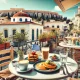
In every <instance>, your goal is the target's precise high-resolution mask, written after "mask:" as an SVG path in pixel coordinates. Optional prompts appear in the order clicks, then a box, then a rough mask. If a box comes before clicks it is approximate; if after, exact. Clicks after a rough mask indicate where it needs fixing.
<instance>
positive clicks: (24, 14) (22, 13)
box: [13, 12, 29, 17]
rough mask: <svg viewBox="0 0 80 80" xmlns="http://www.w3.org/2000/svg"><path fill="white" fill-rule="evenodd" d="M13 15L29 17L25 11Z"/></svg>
mask: <svg viewBox="0 0 80 80" xmlns="http://www.w3.org/2000/svg"><path fill="white" fill-rule="evenodd" d="M13 17H29V15H28V14H27V13H25V12H17V13H16V14H14V15H13Z"/></svg>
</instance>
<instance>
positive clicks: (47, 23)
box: [44, 21, 69, 31]
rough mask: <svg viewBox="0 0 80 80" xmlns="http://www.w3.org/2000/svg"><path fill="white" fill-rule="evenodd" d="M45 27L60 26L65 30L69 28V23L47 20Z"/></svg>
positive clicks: (61, 29)
mask: <svg viewBox="0 0 80 80" xmlns="http://www.w3.org/2000/svg"><path fill="white" fill-rule="evenodd" d="M44 27H50V28H59V29H60V31H63V30H64V29H65V28H66V29H69V24H66V22H60V21H53V22H45V24H44Z"/></svg>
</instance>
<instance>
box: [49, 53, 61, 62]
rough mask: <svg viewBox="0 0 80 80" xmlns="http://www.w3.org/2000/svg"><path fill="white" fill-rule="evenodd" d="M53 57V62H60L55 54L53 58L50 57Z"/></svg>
mask: <svg viewBox="0 0 80 80" xmlns="http://www.w3.org/2000/svg"><path fill="white" fill-rule="evenodd" d="M50 57H51V60H53V61H59V56H58V55H56V54H54V55H53V56H50Z"/></svg>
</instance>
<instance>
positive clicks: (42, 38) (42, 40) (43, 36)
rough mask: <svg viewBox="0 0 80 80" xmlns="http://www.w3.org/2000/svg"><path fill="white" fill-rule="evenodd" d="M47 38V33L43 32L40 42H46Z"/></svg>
mask: <svg viewBox="0 0 80 80" xmlns="http://www.w3.org/2000/svg"><path fill="white" fill-rule="evenodd" d="M46 38H47V35H46V33H42V34H41V35H40V36H39V41H40V42H45V41H46Z"/></svg>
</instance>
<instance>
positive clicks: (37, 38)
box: [37, 29, 39, 39]
mask: <svg viewBox="0 0 80 80" xmlns="http://www.w3.org/2000/svg"><path fill="white" fill-rule="evenodd" d="M38 32H39V31H38V29H37V39H38Z"/></svg>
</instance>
